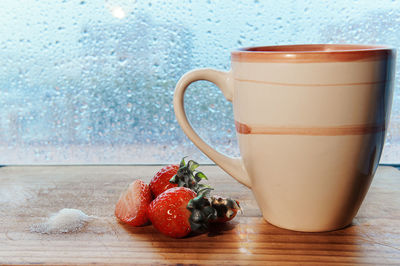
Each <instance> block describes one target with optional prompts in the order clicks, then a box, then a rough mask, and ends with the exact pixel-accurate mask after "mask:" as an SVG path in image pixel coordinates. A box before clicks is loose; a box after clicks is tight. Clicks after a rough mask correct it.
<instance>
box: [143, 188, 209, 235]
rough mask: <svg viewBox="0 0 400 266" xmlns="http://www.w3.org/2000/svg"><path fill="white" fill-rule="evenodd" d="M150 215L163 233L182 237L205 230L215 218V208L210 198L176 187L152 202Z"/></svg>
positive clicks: (153, 222) (155, 225)
mask: <svg viewBox="0 0 400 266" xmlns="http://www.w3.org/2000/svg"><path fill="white" fill-rule="evenodd" d="M148 217H149V218H150V221H151V222H152V224H153V225H154V227H155V228H156V229H157V230H158V231H160V232H161V233H163V234H165V235H167V236H170V237H174V238H182V237H185V236H187V235H188V234H189V233H190V232H191V231H198V230H204V229H206V228H207V226H208V221H209V220H210V219H212V218H215V209H213V208H212V207H211V206H210V202H209V201H208V199H206V198H205V197H203V194H202V193H201V194H200V195H199V196H197V195H196V193H195V192H194V191H192V190H191V189H188V188H185V187H175V188H170V189H168V190H166V191H165V192H163V193H161V194H160V195H159V196H158V197H157V198H156V199H155V200H153V201H152V202H151V204H150V207H149V210H148Z"/></svg>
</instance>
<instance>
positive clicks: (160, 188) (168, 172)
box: [150, 158, 207, 198]
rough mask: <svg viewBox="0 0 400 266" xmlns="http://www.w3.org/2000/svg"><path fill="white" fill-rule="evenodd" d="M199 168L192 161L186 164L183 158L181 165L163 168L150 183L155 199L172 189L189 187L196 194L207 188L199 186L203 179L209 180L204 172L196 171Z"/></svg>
mask: <svg viewBox="0 0 400 266" xmlns="http://www.w3.org/2000/svg"><path fill="white" fill-rule="evenodd" d="M197 167H199V164H198V163H196V162H195V161H193V160H190V161H188V163H187V164H186V162H185V158H183V159H182V160H181V162H180V164H179V165H176V164H171V165H167V166H165V167H163V168H161V169H160V170H159V171H158V172H157V173H156V174H155V175H154V177H153V178H152V179H151V181H150V189H151V192H152V193H153V196H154V198H157V196H158V195H160V194H161V193H162V192H164V191H166V190H167V189H169V188H172V187H187V188H190V189H191V190H193V191H194V192H196V193H197V192H198V191H199V190H201V189H203V188H205V187H207V186H206V185H203V184H199V182H200V181H201V180H202V179H207V177H206V176H205V175H204V174H203V173H202V172H199V171H197V170H195V169H196V168H197Z"/></svg>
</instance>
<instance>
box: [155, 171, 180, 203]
mask: <svg viewBox="0 0 400 266" xmlns="http://www.w3.org/2000/svg"><path fill="white" fill-rule="evenodd" d="M178 169H179V165H177V164H171V165H167V166H165V167H163V168H161V169H160V171H158V172H157V173H156V174H155V176H154V177H153V178H152V179H151V181H150V189H151V193H153V196H154V198H156V197H157V196H158V195H160V194H161V193H163V192H164V191H165V190H167V189H169V188H173V187H177V186H178V184H173V183H171V182H169V181H170V180H171V178H172V177H173V176H174V175H176V173H177V172H178Z"/></svg>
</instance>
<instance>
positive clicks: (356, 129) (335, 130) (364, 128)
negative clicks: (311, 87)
mask: <svg viewBox="0 0 400 266" xmlns="http://www.w3.org/2000/svg"><path fill="white" fill-rule="evenodd" d="M235 126H236V131H237V132H238V133H240V134H244V135H247V134H257V135H308V136H345V135H365V134H373V133H378V132H382V131H385V129H386V126H385V123H382V124H380V125H369V124H366V125H346V126H336V127H266V126H249V125H246V124H244V123H240V122H238V121H235Z"/></svg>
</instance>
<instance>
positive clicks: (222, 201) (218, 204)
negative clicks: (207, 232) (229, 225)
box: [211, 196, 242, 223]
mask: <svg viewBox="0 0 400 266" xmlns="http://www.w3.org/2000/svg"><path fill="white" fill-rule="evenodd" d="M211 206H212V207H213V208H214V209H215V210H216V211H217V215H216V219H214V220H211V222H213V223H225V222H227V221H230V220H232V219H233V218H234V217H235V216H236V214H237V212H238V211H239V210H240V211H241V210H242V209H241V208H240V205H239V201H237V200H233V199H230V198H221V197H218V196H213V197H211Z"/></svg>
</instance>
